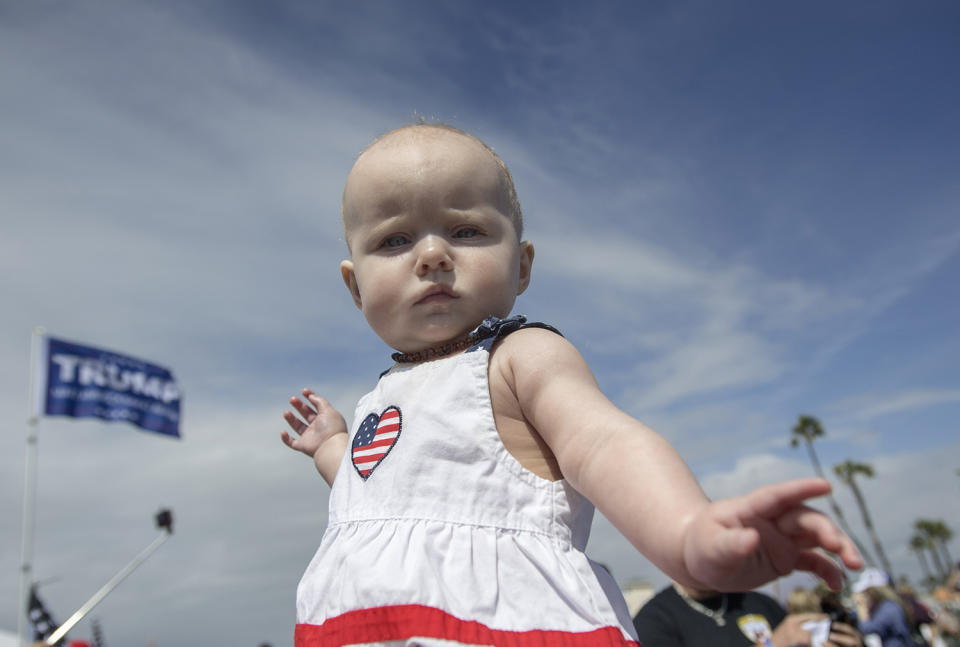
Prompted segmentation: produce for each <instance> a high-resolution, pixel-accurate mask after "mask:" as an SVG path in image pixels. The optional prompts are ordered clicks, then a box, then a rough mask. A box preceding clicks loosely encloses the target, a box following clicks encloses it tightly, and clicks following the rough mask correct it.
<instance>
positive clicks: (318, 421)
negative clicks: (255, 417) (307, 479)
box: [280, 389, 347, 485]
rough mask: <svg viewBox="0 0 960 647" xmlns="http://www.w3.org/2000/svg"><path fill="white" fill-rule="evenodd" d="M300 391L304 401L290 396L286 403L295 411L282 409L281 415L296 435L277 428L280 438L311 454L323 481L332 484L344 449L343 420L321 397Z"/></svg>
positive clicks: (286, 443)
mask: <svg viewBox="0 0 960 647" xmlns="http://www.w3.org/2000/svg"><path fill="white" fill-rule="evenodd" d="M302 393H303V397H304V398H306V399H307V402H304V401H303V400H301V399H300V398H298V397H297V396H293V397H292V398H290V406H291V407H293V409H294V411H296V413H294V412H293V411H284V412H283V419H284V420H286V421H287V424H288V425H289V426H290V429H292V430H293V432H294V433H295V434H296V436H291V435H290V434H289V433H288V432H286V431H281V432H280V439H281V440H283V444H284V445H286V446H287V447H289V448H290V449H295V450H297V451H299V452H303V453H304V454H306V455H307V456H310V457H312V458H313V463H314V465H316V466H317V471H318V472H320V476H322V477H323V480H325V481H326V482H327V485H332V484H333V479H334V477H335V476H336V475H337V468H338V467H339V466H340V460H341V459H342V458H343V453H344V452H345V451H346V449H347V423H346V421H345V420H344V419H343V416H342V415H340V412H339V411H337V410H336V409H334V408H333V407H332V406H331V405H330V403H329V402H327V401H326V400H325V399H324V398H321V397H320V396H319V395H317V394H316V393H314V392H313V391H311V390H310V389H304V390H303V391H302ZM297 414H299V416H298V415H297ZM304 421H306V422H304Z"/></svg>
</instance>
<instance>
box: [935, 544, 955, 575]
mask: <svg viewBox="0 0 960 647" xmlns="http://www.w3.org/2000/svg"><path fill="white" fill-rule="evenodd" d="M937 545H938V546H940V550H942V551H943V557H944V560H945V561H946V563H947V571H949V570H950V567H951V566H953V564H954V561H953V558H952V557H950V551H949V550H947V542H945V541H944V540H942V539H940V540H938V541H937Z"/></svg>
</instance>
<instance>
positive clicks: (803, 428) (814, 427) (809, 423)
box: [790, 415, 876, 566]
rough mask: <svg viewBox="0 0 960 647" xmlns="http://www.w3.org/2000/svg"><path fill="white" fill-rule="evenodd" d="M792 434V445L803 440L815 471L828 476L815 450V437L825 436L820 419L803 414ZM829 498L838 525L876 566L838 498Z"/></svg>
mask: <svg viewBox="0 0 960 647" xmlns="http://www.w3.org/2000/svg"><path fill="white" fill-rule="evenodd" d="M790 433H791V434H792V435H791V437H790V446H791V447H796V446H797V445H799V444H800V441H801V440H802V441H803V442H804V443H805V444H806V446H807V453H808V454H809V456H810V462H811V463H813V471H815V472H816V473H817V476H819V477H820V478H822V479H825V478H827V477H826V476H824V475H823V468H821V467H820V460H819V459H818V458H817V453H816V452H815V451H813V441H814V439H815V438H819V437H821V436H823V426H821V424H820V421H819V420H817V419H816V418H814V417H813V416H807V415H801V416H800V417H799V418H797V424H795V425H794V426H793V429H792V430H791V431H790ZM827 498H828V499H829V500H830V508H831V509H832V510H833V516H834V517H836V519H837V525H838V526H840V528H841V529H842V530H843V532H845V533H847V536H848V537H850V539H851V540H853V543H854V544H855V545H856V547H857V550H859V551H860V555H862V556H863V560H864V561H865V562H866V563H867V564H868V565H869V566H875V565H876V562H874V561H873V557H871V556H870V553H868V552H867V549H866V548H865V547H864V546H863V544H862V543H861V542H860V541H859V540H858V539H857V537H856V535H854V534H853V531H851V530H850V526H849V524H847V520H846V518H845V517H844V516H843V511H841V510H840V506H839V505H837V501H836V499H834V498H833V493H832V492H831V493H829V494H827Z"/></svg>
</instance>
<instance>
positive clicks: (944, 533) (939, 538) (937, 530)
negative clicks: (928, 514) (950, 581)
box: [931, 519, 953, 570]
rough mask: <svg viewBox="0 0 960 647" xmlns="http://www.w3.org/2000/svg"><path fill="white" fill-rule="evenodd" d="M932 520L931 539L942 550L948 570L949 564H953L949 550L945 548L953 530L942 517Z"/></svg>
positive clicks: (951, 537)
mask: <svg viewBox="0 0 960 647" xmlns="http://www.w3.org/2000/svg"><path fill="white" fill-rule="evenodd" d="M932 521H933V526H932V528H931V530H932V531H933V533H932V536H933V539H934V541H936V543H937V546H939V547H940V550H941V551H942V552H943V557H944V559H945V560H946V563H947V570H950V565H951V564H953V557H951V556H950V551H949V550H947V542H948V541H950V540H951V539H953V531H952V530H951V529H950V527H949V526H948V525H947V524H945V523H944V522H943V520H942V519H933V520H932Z"/></svg>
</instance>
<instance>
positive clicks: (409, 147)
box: [340, 124, 533, 352]
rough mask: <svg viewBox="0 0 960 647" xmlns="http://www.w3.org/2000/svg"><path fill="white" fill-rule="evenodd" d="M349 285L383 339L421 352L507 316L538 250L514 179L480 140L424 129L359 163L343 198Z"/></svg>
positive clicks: (401, 135)
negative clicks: (525, 237)
mask: <svg viewBox="0 0 960 647" xmlns="http://www.w3.org/2000/svg"><path fill="white" fill-rule="evenodd" d="M342 217H343V227H344V235H345V237H346V241H347V247H348V248H349V250H350V255H351V258H350V260H345V261H343V262H342V263H341V265H340V269H341V273H342V275H343V280H344V283H346V285H347V288H348V289H349V290H350V293H351V295H352V296H353V299H354V302H355V303H356V304H357V307H358V308H360V309H361V310H362V311H363V313H364V316H366V318H367V321H368V323H369V324H370V326H371V328H373V330H374V332H376V333H377V335H379V336H380V338H381V339H383V340H384V341H385V342H387V344H389V345H390V346H392V347H393V348H396V349H398V350H401V351H404V352H416V351H419V350H424V349H426V348H430V347H432V346H435V345H437V344H440V343H444V342H449V341H455V340H457V339H460V338H462V337H464V336H465V335H467V333H469V332H470V331H471V330H472V329H473V328H475V327H476V326H477V325H478V324H479V323H480V322H481V321H482V320H483V319H484V318H485V317H488V316H490V315H495V316H498V317H505V316H507V315H508V314H509V313H510V310H511V309H512V307H513V303H514V301H515V299H516V297H517V295H518V294H520V293H521V292H523V291H524V290H525V289H526V287H527V284H528V283H529V280H530V268H531V265H532V263H533V246H532V245H531V244H530V243H529V242H527V241H522V240H521V233H522V230H523V221H522V216H521V212H520V205H519V201H518V200H517V194H516V190H515V189H514V185H513V179H512V178H511V176H510V172H509V170H507V167H506V165H505V164H504V163H503V161H502V160H501V159H500V158H499V157H498V156H497V155H496V154H495V153H494V152H493V151H492V150H491V149H490V148H489V147H488V146H487V145H486V144H484V143H483V142H481V141H480V140H479V139H477V138H476V137H473V136H472V135H468V134H467V133H464V132H462V131H459V130H456V129H454V128H451V127H448V126H441V125H430V124H421V125H416V126H407V127H404V128H400V129H397V130H394V131H391V132H389V133H387V134H386V135H384V136H382V137H380V138H379V139H377V140H376V141H375V142H374V143H373V144H371V145H370V146H368V147H367V149H366V150H364V152H363V153H361V154H360V156H359V157H358V158H357V161H356V163H355V164H354V166H353V169H352V170H351V172H350V175H349V177H348V178H347V183H346V187H345V188H344V191H343V206H342Z"/></svg>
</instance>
